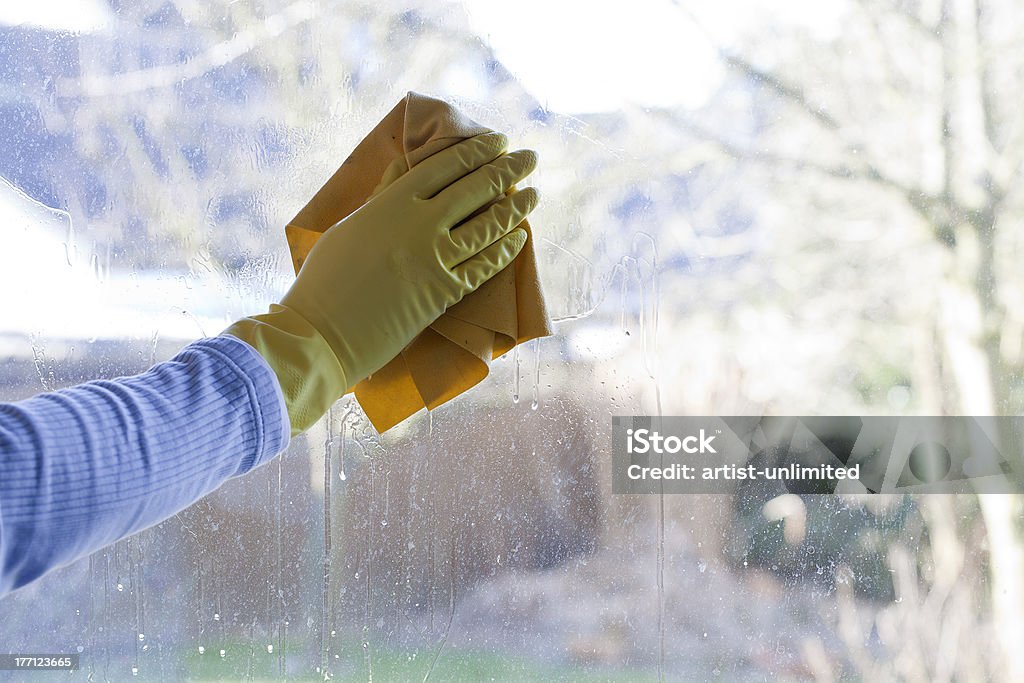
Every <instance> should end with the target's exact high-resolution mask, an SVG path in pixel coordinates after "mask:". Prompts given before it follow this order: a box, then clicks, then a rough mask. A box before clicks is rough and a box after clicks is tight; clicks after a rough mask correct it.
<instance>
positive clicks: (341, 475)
mask: <svg viewBox="0 0 1024 683" xmlns="http://www.w3.org/2000/svg"><path fill="white" fill-rule="evenodd" d="M338 479H341V480H342V481H345V480H346V479H348V477H346V476H345V470H341V471H340V472H338Z"/></svg>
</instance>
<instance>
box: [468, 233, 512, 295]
mask: <svg viewBox="0 0 1024 683" xmlns="http://www.w3.org/2000/svg"><path fill="white" fill-rule="evenodd" d="M525 244H526V231H525V230H523V229H522V228H516V229H515V230H513V231H512V232H510V233H509V234H507V235H505V236H504V237H502V238H501V239H500V240H498V241H497V242H495V243H494V244H492V245H491V246H489V247H487V248H486V249H484V250H483V251H481V252H480V253H478V254H477V255H476V256H473V257H471V258H469V259H467V260H466V261H463V262H462V263H460V264H459V265H457V266H455V267H454V268H452V274H453V275H455V278H456V279H457V280H458V282H459V284H460V289H461V292H460V293H459V298H462V297H463V296H465V295H466V294H469V293H470V292H472V291H473V290H475V289H476V288H477V287H479V286H480V285H482V284H483V283H485V282H487V281H488V280H490V279H491V278H492V277H494V276H495V275H497V274H498V273H499V272H501V270H502V269H503V268H505V267H506V266H507V265H508V264H510V263H512V260H513V259H514V258H515V257H516V256H518V255H519V252H520V251H522V249H523V245H525Z"/></svg>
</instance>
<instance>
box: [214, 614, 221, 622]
mask: <svg viewBox="0 0 1024 683" xmlns="http://www.w3.org/2000/svg"><path fill="white" fill-rule="evenodd" d="M213 620H214V621H220V614H219V613H218V612H214V613H213Z"/></svg>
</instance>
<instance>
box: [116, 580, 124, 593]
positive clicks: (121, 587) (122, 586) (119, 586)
mask: <svg viewBox="0 0 1024 683" xmlns="http://www.w3.org/2000/svg"><path fill="white" fill-rule="evenodd" d="M117 590H119V591H123V590H124V584H123V583H121V582H120V581H118V582H117Z"/></svg>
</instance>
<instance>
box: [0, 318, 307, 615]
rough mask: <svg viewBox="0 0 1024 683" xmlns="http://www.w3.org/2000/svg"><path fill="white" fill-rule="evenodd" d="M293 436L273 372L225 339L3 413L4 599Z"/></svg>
mask: <svg viewBox="0 0 1024 683" xmlns="http://www.w3.org/2000/svg"><path fill="white" fill-rule="evenodd" d="M287 427H288V416H287V414H286V412H285V408H284V404H283V402H282V400H281V395H280V390H279V389H278V386H277V380H276V378H275V377H274V374H273V372H272V371H271V370H270V368H269V367H268V366H267V365H266V363H265V362H264V361H263V360H262V359H261V358H260V356H259V354H257V353H256V352H255V351H253V350H252V349H251V348H250V347H248V346H247V345H245V343H244V342H241V341H239V340H237V339H235V338H233V337H230V336H227V335H222V336H220V337H214V338H212V339H208V340H202V341H199V342H196V343H194V344H191V345H189V346H188V347H186V348H185V349H183V350H182V351H181V352H180V353H179V354H178V355H177V356H175V358H173V359H172V360H170V361H167V362H165V363H160V364H158V365H155V366H154V367H152V368H151V369H150V370H148V371H147V372H145V373H143V374H141V375H136V376H134V377H125V378H120V379H116V380H111V381H97V382H89V383H87V384H82V385H79V386H76V387H73V388H71V389H65V390H61V391H56V392H51V393H46V394H40V395H39V396H36V397H34V398H31V399H28V400H25V401H21V402H18V403H10V404H0V595H3V594H5V593H7V592H9V591H11V590H13V589H14V588H18V587H19V586H22V585H25V584H26V583H29V582H30V581H33V580H34V579H36V578H38V577H39V576H41V575H42V574H44V573H46V572H47V571H49V570H50V569H53V568H55V567H58V566H61V565H64V564H67V563H69V562H71V561H72V560H74V559H76V558H78V557H81V556H83V555H86V554H88V553H90V552H92V551H93V550H96V549H98V548H101V547H103V546H104V545H107V544H109V543H111V542H113V541H116V540H118V539H120V538H123V537H125V536H128V535H130V534H132V533H134V532H136V531H139V530H141V529H144V528H146V527H149V526H152V525H153V524H156V523H157V522H160V521H161V520H163V519H166V518H167V517H169V516H171V515H173V514H175V513H177V512H178V511H180V510H182V509H184V508H185V507H187V506H188V505H190V504H191V503H193V502H194V501H196V500H198V499H199V498H201V497H202V496H204V495H206V494H207V493H209V492H210V491H213V490H214V489H216V488H217V487H218V486H219V485H220V484H221V483H223V482H224V481H225V480H226V479H228V478H230V477H233V476H236V475H240V474H244V473H245V472H248V471H249V470H250V469H252V468H253V467H255V466H257V465H259V464H261V463H263V462H265V461H267V460H269V459H270V458H272V457H273V456H274V455H276V454H277V453H279V452H280V451H281V450H283V449H284V447H285V446H286V445H287V441H288V428H287Z"/></svg>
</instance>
